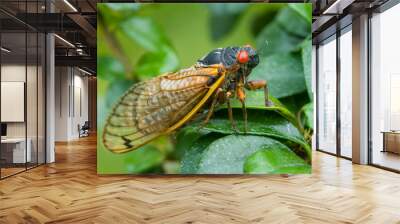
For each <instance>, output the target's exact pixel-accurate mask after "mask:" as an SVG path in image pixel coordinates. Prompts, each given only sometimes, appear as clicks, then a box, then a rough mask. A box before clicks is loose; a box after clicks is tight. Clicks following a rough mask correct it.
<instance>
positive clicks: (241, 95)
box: [237, 86, 248, 133]
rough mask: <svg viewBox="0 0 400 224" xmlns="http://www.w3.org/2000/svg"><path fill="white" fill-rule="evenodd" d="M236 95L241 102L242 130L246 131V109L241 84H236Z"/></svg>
mask: <svg viewBox="0 0 400 224" xmlns="http://www.w3.org/2000/svg"><path fill="white" fill-rule="evenodd" d="M237 97H238V99H239V100H240V102H241V103H242V111H243V121H244V132H245V133H246V132H247V131H248V129H247V109H246V104H245V99H246V94H245V92H244V90H243V88H242V87H241V86H238V89H237Z"/></svg>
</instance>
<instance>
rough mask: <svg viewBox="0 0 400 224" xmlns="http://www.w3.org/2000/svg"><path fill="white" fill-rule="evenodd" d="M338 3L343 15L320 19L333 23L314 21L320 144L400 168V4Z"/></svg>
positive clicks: (358, 160) (365, 161)
mask: <svg viewBox="0 0 400 224" xmlns="http://www.w3.org/2000/svg"><path fill="white" fill-rule="evenodd" d="M333 6H334V8H335V7H336V9H340V8H341V10H342V14H341V15H340V16H335V15H330V13H329V12H327V13H326V16H325V17H321V18H319V20H323V19H326V18H327V17H331V20H332V21H333V22H332V23H331V24H329V22H328V25H326V23H325V25H320V26H319V27H318V26H316V25H318V21H315V22H314V23H313V34H314V39H313V44H314V46H313V57H314V63H315V64H314V76H315V85H316V92H315V96H316V100H315V105H316V107H315V112H316V123H315V127H316V133H315V138H314V140H315V148H316V150H318V151H321V152H325V153H329V154H331V155H334V156H338V157H341V158H344V159H348V160H352V161H353V162H355V163H359V164H366V165H371V166H376V167H379V168H382V169H387V170H391V171H394V172H399V171H400V116H399V114H400V101H399V100H398V96H399V94H400V88H399V85H400V81H399V80H400V76H399V74H400V67H399V64H398V62H396V58H397V57H396V52H398V50H399V49H400V46H399V44H398V43H397V40H398V38H399V37H400V32H398V30H397V29H394V27H396V24H397V23H398V21H400V5H399V4H398V3H397V2H395V1H378V2H373V3H371V2H367V3H365V2H364V3H361V2H354V3H351V4H348V3H343V1H342V2H339V1H338V3H337V4H336V5H333ZM321 23H322V22H321ZM315 34H317V35H315ZM354 108H355V109H354ZM354 124H355V125H354ZM354 144H355V145H354Z"/></svg>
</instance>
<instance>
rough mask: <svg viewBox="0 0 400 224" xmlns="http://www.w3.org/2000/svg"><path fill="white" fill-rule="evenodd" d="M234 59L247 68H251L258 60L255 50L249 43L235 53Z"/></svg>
mask: <svg viewBox="0 0 400 224" xmlns="http://www.w3.org/2000/svg"><path fill="white" fill-rule="evenodd" d="M236 60H237V62H238V63H239V64H241V65H242V66H246V67H247V68H248V69H253V68H254V67H256V66H257V65H258V63H259V61H260V59H259V57H258V54H257V51H256V50H255V49H254V48H253V47H252V46H250V45H245V46H244V47H241V48H240V50H239V52H238V54H237V55H236Z"/></svg>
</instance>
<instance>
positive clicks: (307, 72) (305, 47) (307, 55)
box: [301, 39, 313, 100]
mask: <svg viewBox="0 0 400 224" xmlns="http://www.w3.org/2000/svg"><path fill="white" fill-rule="evenodd" d="M311 51H312V45H311V39H307V40H305V41H304V42H303V44H302V50H301V58H302V61H303V71H304V78H305V81H306V87H307V92H308V96H309V98H310V100H312V99H313V93H312V84H311V59H312V56H311Z"/></svg>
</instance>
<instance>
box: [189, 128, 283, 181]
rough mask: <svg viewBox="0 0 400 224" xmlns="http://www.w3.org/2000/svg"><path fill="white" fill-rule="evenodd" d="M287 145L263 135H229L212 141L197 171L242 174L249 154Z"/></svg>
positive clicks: (201, 172) (202, 156) (203, 154)
mask: <svg viewBox="0 0 400 224" xmlns="http://www.w3.org/2000/svg"><path fill="white" fill-rule="evenodd" d="M283 147H286V146H285V145H283V144H282V143H280V142H279V141H276V140H274V139H271V138H266V137H263V136H251V135H248V136H242V135H228V136H226V137H223V138H220V139H218V140H216V141H214V142H213V143H211V144H210V145H209V146H208V147H207V148H206V149H205V150H204V152H203V153H202V155H201V160H200V163H199V167H198V170H197V173H200V174H242V173H243V166H244V163H245V161H246V159H247V157H248V156H250V155H251V154H253V153H254V152H256V151H258V150H260V149H263V148H283Z"/></svg>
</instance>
